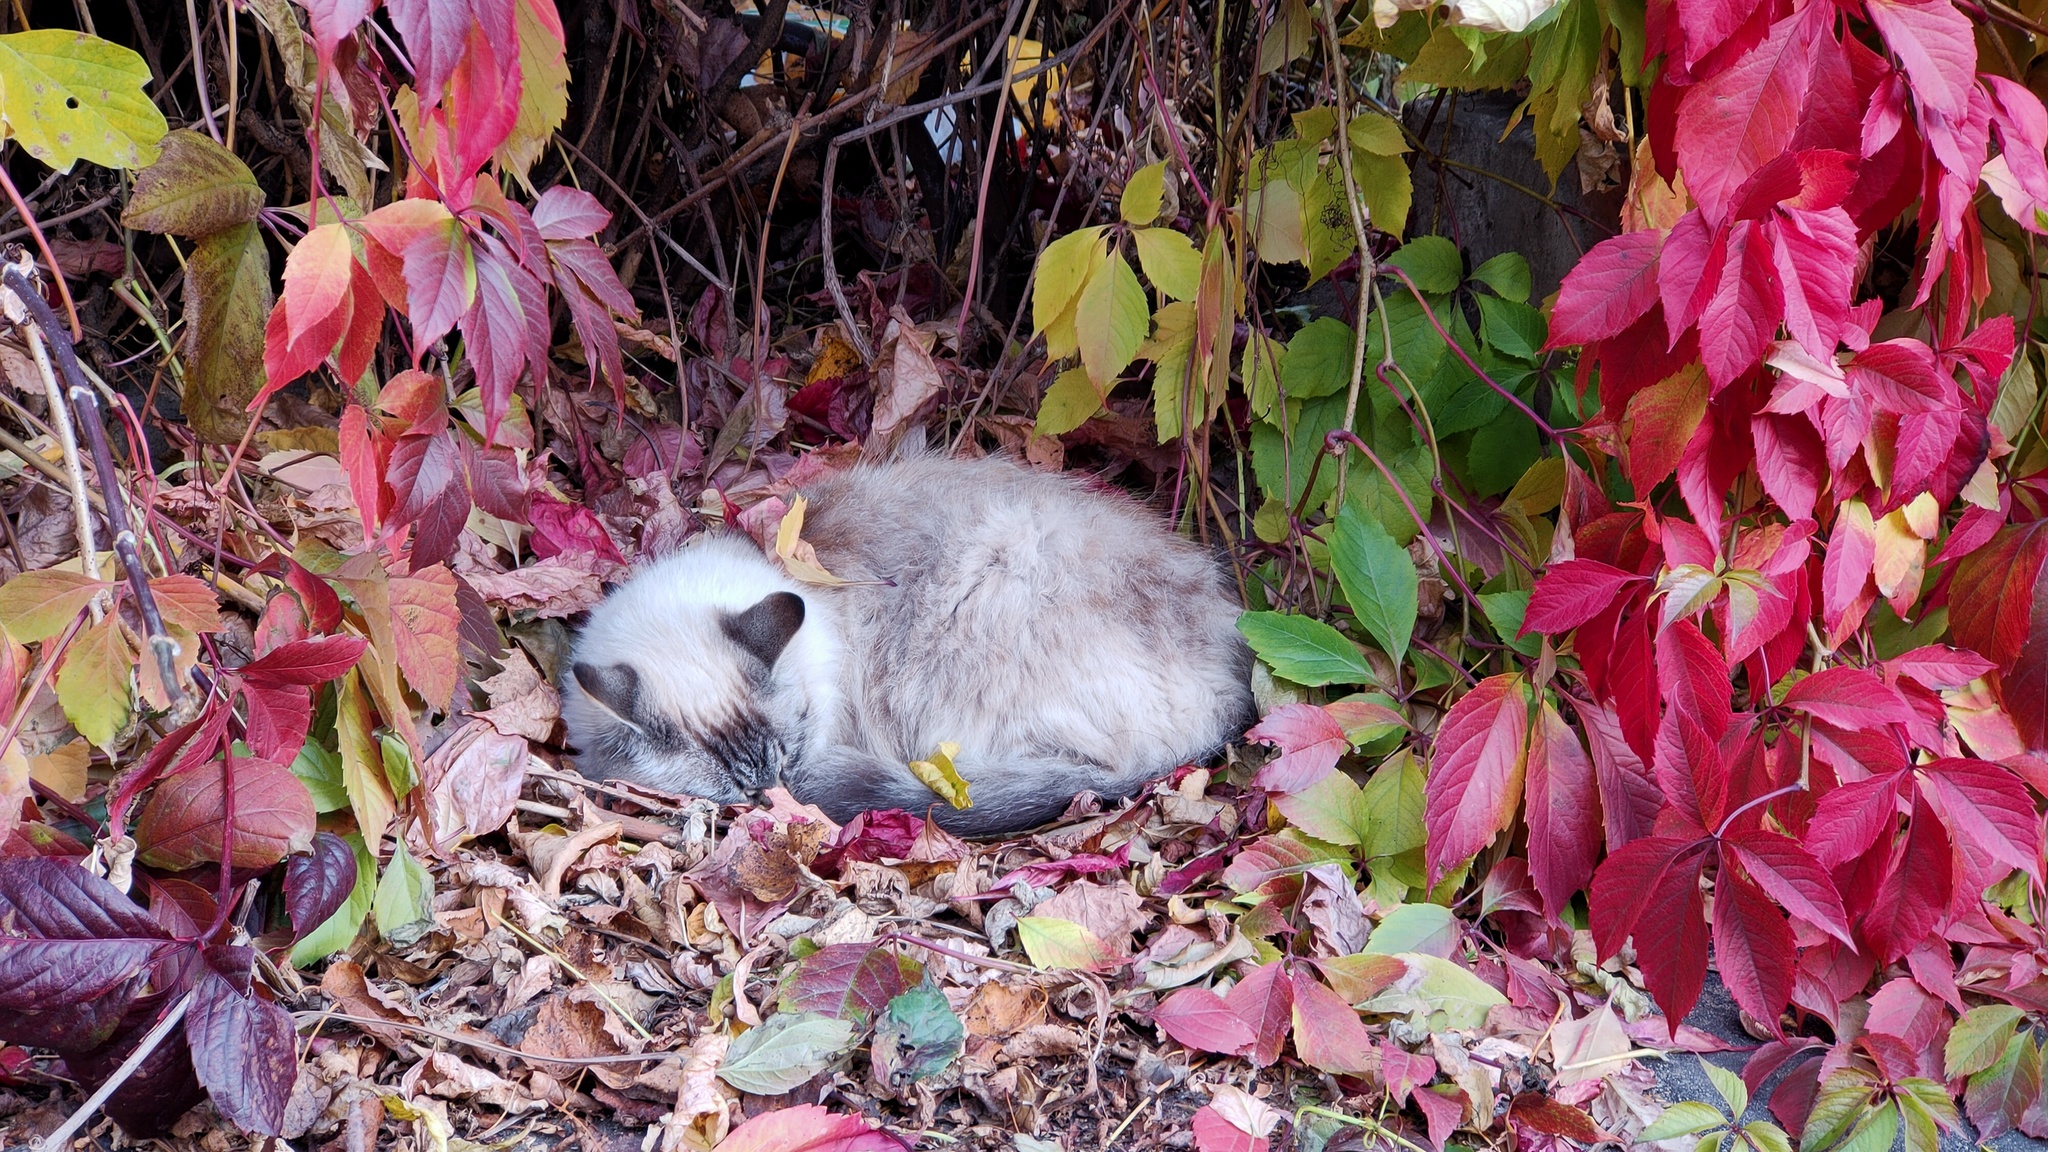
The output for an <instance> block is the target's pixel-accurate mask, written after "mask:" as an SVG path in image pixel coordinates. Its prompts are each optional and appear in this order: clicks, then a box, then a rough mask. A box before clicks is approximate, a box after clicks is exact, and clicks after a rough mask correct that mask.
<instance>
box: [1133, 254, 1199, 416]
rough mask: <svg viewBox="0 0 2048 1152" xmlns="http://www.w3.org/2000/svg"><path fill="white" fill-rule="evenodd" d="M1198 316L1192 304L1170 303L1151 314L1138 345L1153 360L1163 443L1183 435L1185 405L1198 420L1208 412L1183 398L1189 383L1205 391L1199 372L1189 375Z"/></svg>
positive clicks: (1154, 409) (1154, 401) (1155, 409)
mask: <svg viewBox="0 0 2048 1152" xmlns="http://www.w3.org/2000/svg"><path fill="white" fill-rule="evenodd" d="M1189 251H1190V252H1192V251H1193V249H1189ZM1142 252H1143V249H1140V253H1141V255H1142ZM1196 318H1197V317H1196V312H1195V306H1194V305H1193V304H1189V303H1185V302H1176V303H1173V304H1168V305H1167V306H1165V307H1164V308H1161V309H1160V310H1159V311H1157V312H1155V313H1153V314H1152V335H1151V337H1150V338H1149V339H1147V340H1146V341H1145V343H1143V344H1142V345H1140V346H1139V347H1138V355H1139V356H1140V357H1141V358H1143V359H1146V360H1150V361H1151V362H1152V412H1153V415H1154V417H1155V419H1156V422H1157V423H1158V426H1159V442H1160V443H1161V444H1164V443H1166V442H1167V441H1168V440H1171V439H1173V438H1174V437H1176V436H1179V435H1180V434H1181V425H1182V420H1181V410H1182V409H1183V408H1185V409H1187V411H1188V413H1190V414H1191V415H1193V416H1194V417H1195V418H1196V420H1197V421H1199V420H1200V419H1201V415H1202V413H1203V412H1204V411H1205V408H1204V406H1203V405H1201V404H1197V403H1191V402H1188V401H1187V400H1185V399H1184V398H1185V397H1186V396H1187V393H1188V392H1189V388H1188V385H1189V384H1193V385H1194V387H1193V392H1194V393H1195V395H1196V397H1197V398H1202V397H1201V393H1202V392H1203V391H1204V389H1203V385H1202V380H1201V378H1200V376H1199V374H1197V375H1196V376H1195V377H1194V378H1193V379H1190V377H1189V375H1188V362H1189V361H1190V360H1191V359H1193V357H1194V351H1195V329H1196Z"/></svg>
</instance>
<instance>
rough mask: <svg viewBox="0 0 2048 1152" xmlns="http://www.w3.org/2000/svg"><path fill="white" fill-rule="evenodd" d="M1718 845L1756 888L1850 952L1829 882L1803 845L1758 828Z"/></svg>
mask: <svg viewBox="0 0 2048 1152" xmlns="http://www.w3.org/2000/svg"><path fill="white" fill-rule="evenodd" d="M1837 791H1839V789H1838V790H1837ZM1722 844H1723V846H1724V847H1726V848H1727V849H1728V850H1729V852H1730V853H1731V854H1732V855H1733V857H1734V858H1735V860H1736V861H1737V862H1738V863H1739V864H1740V865H1741V866H1742V870H1743V871H1744V872H1746V873H1748V874H1749V878H1750V879H1752V880H1754V881H1755V882H1756V885H1757V887H1759V888H1762V889H1763V890H1764V892H1765V894H1767V895H1769V896H1770V898H1771V899H1773V900H1776V901H1777V902H1778V904H1779V905H1780V906H1781V907H1783V908H1784V909H1785V910H1786V911H1787V912H1790V913H1792V914H1793V915H1794V916H1797V917H1799V918H1800V919H1801V920H1804V921H1806V922H1807V923H1808V924H1811V925H1813V926H1814V927H1816V928H1819V929H1820V930H1822V931H1824V932H1826V933H1827V934H1828V935H1830V936H1833V937H1834V938H1836V939H1837V940H1840V941H1841V942H1842V943H1844V944H1847V945H1849V946H1850V947H1852V948H1853V947H1855V941H1854V940H1852V939H1850V937H1849V918H1848V914H1847V913H1846V912H1844V911H1843V910H1842V897H1841V895H1840V894H1839V893H1837V892H1836V891H1835V882H1834V881H1833V880H1831V879H1829V877H1828V873H1827V869H1825V868H1823V867H1821V863H1820V861H1819V860H1816V859H1814V856H1813V853H1812V852H1809V851H1807V849H1806V846H1805V845H1803V844H1801V843H1800V842H1799V841H1797V840H1794V839H1792V838H1791V837H1789V836H1780V835H1778V834H1777V833H1775V832H1766V831H1764V830H1763V829H1761V828H1755V829H1748V830H1743V831H1731V832H1730V833H1729V834H1728V836H1727V838H1726V839H1724V840H1723V841H1722ZM1724 859H1725V858H1724Z"/></svg>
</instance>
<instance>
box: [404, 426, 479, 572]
mask: <svg viewBox="0 0 2048 1152" xmlns="http://www.w3.org/2000/svg"><path fill="white" fill-rule="evenodd" d="M460 435H461V433H459V432H456V431H453V430H449V431H444V432H437V433H434V434H432V435H429V436H402V437H400V438H399V440H398V444H397V446H396V447H394V448H392V450H391V467H390V470H389V471H387V472H386V473H385V476H386V478H387V479H388V480H389V481H390V484H391V491H392V494H393V495H394V496H396V497H397V500H398V506H397V507H396V508H394V509H393V510H392V512H391V522H392V523H393V524H400V525H402V524H410V525H412V526H413V541H412V563H413V566H414V567H415V568H420V567H424V566H425V565H428V564H438V563H440V562H442V561H443V560H447V559H449V558H450V557H453V556H454V555H455V548H456V543H457V541H458V540H459V538H460V537H461V535H462V529H463V526H464V525H465V524H467V523H468V522H469V509H470V499H469V487H468V485H466V484H465V483H463V479H464V477H463V474H462V449H461V447H460V446H459V445H458V444H457V443H456V442H455V438H456V437H457V436H460Z"/></svg>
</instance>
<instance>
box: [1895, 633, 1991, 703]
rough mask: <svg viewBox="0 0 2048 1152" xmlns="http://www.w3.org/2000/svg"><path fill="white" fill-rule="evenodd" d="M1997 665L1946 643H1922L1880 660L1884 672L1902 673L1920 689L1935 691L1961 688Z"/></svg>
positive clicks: (1896, 674)
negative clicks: (1920, 645) (1909, 650)
mask: <svg viewBox="0 0 2048 1152" xmlns="http://www.w3.org/2000/svg"><path fill="white" fill-rule="evenodd" d="M1997 667H1998V665H1996V664H1993V663H1992V662H1991V661H1989V660H1986V659H1984V658H1983V657H1982V656H1979V655H1977V654H1976V653H1975V652H1965V651H1963V650H1962V649H1960V648H1951V647H1949V646H1948V645H1946V644H1927V645H1923V646H1922V647H1919V648H1915V649H1913V650H1912V651H1911V652H1903V653H1900V654H1899V655H1897V656H1894V657H1892V658H1891V659H1889V660H1887V661H1885V662H1884V668H1885V672H1886V674H1887V675H1891V676H1903V677H1905V678H1906V679H1908V680H1911V681H1913V682H1914V683H1915V684H1918V685H1920V686H1921V687H1923V688H1932V689H1935V690H1936V691H1944V690H1949V689H1955V688H1961V687H1963V686H1964V685H1966V684H1968V683H1969V682H1970V681H1972V680H1975V679H1976V678H1978V677H1979V676H1983V675H1985V674H1986V673H1988V672H1991V671H1992V670H1993V669H1995V668H1997Z"/></svg>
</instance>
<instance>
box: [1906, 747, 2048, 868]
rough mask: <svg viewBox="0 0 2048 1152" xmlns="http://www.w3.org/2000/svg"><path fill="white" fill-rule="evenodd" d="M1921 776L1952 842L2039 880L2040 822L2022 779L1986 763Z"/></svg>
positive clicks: (1936, 767) (1930, 768)
mask: <svg viewBox="0 0 2048 1152" xmlns="http://www.w3.org/2000/svg"><path fill="white" fill-rule="evenodd" d="M1917 771H1918V772H1919V773H1920V778H1921V780H1922V781H1923V782H1924V788H1925V790H1926V792H1927V794H1928V800H1929V801H1930V802H1931V803H1932V804H1933V805H1934V807H1935V809H1936V811H1937V812H1938V813H1939V814H1940V816H1941V818H1942V822H1943V823H1944V824H1947V825H1948V828H1949V833H1950V835H1951V837H1952V838H1953V839H1955V840H1958V841H1968V842H1969V843H1971V844H1973V845H1975V846H1976V847H1977V848H1979V849H1981V850H1982V851H1983V852H1985V853H1986V854H1988V855H1989V856H1990V857H1991V858H1992V859H1994V860H1996V861H1998V862H1999V863H2000V864H2003V865H2005V866H2006V867H2008V868H2017V869H2019V870H2020V871H2022V872H2025V873H2026V874H2027V875H2029V876H2032V877H2033V878H2034V879H2036V880H2039V879H2040V878H2041V817H2040V816H2039V815H2038V814H2037V813H2036V812H2035V811H2034V800H2033V797H2032V796H2030V795H2028V794H2027V788H2026V785H2024V784H2022V783H2020V781H2019V778H2018V777H2016V776H2014V775H2013V774H2012V773H2011V772H2010V771H2008V770H2007V769H2005V768H2002V767H2000V766H1999V765H1996V764H1988V763H1986V762H1984V761H1982V760H1962V759H1948V760H1936V761H1934V762H1933V763H1931V764H1923V765H1921V766H1920V767H1919V768H1918V769H1917Z"/></svg>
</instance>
